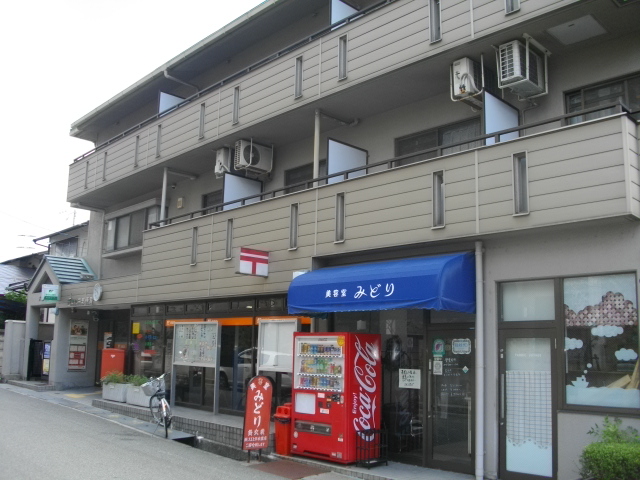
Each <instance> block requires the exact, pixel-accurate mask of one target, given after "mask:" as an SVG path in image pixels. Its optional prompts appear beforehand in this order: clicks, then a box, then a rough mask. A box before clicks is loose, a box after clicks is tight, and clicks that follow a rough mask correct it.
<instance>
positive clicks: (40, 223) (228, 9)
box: [0, 0, 262, 261]
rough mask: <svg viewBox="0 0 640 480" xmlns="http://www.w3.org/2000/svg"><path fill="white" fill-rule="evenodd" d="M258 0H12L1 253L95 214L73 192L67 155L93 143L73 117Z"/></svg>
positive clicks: (18, 251) (6, 41)
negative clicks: (79, 133)
mask: <svg viewBox="0 0 640 480" xmlns="http://www.w3.org/2000/svg"><path fill="white" fill-rule="evenodd" d="M260 3H262V0H233V1H231V2H227V1H223V0H213V1H211V0H209V1H204V0H181V1H180V2H168V1H166V0H153V1H152V0H108V1H105V0H102V1H98V0H61V1H57V2H54V1H51V0H33V1H29V2H24V1H23V2H19V1H17V0H13V1H11V0H10V1H8V2H5V3H4V4H3V7H2V17H3V20H2V23H1V28H0V45H2V47H0V48H1V49H2V51H1V52H0V53H1V55H0V58H1V59H2V67H1V68H0V72H2V74H1V75H0V92H1V94H2V96H3V101H2V106H3V108H4V112H3V115H2V117H0V118H1V120H0V127H1V128H0V132H2V137H1V138H2V144H3V147H4V149H3V153H2V176H1V178H2V187H1V188H2V197H1V198H2V200H3V201H2V202H1V204H0V222H1V223H0V224H1V225H2V235H0V261H4V260H8V259H11V258H16V257H21V256H24V255H29V254H30V253H34V252H36V251H41V249H40V248H39V247H37V246H35V245H34V244H33V241H32V240H33V238H34V237H41V236H44V235H48V234H50V233H53V232H56V231H58V230H62V229H64V228H67V227H70V226H72V225H73V224H74V220H75V223H80V222H83V221H86V220H88V218H89V216H88V213H87V212H85V211H81V210H74V209H72V208H70V207H69V204H68V203H67V201H66V194H67V178H68V175H69V165H70V164H71V162H72V160H73V159H74V158H76V157H77V156H79V155H81V154H83V153H85V152H87V151H88V150H90V149H91V148H92V147H93V144H91V143H90V142H86V141H83V140H79V139H76V138H72V137H70V136H69V127H70V125H71V123H72V122H73V121H75V120H77V119H79V118H80V117H82V116H83V115H85V114H86V113H89V112H90V111H91V110H93V109H94V108H96V107H98V106H99V105H101V104H102V103H104V102H105V101H107V100H109V99H110V98H111V97H113V96H114V95H115V94H117V93H119V92H120V91H122V90H124V89H125V88H127V87H128V86H129V85H131V84H133V83H135V82H136V81H137V80H139V79H141V78H142V77H144V76H145V75H146V74H148V73H150V72H151V71H153V70H154V69H156V68H157V67H159V66H160V65H162V64H164V63H166V62H167V61H168V60H170V59H171V58H173V57H175V56H176V55H178V54H179V53H181V52H183V51H184V50H186V49H187V48H189V47H190V46H192V45H194V44H195V43H197V42H198V41H200V40H202V39H203V38H205V37H206V36H208V35H210V34H211V33H213V32H215V31H217V30H219V29H220V28H222V27H223V26H225V25H227V24H228V23H230V22H231V21H233V20H235V19H236V18H237V17H239V16H240V15H242V14H243V13H245V12H247V11H249V10H250V9H251V8H253V7H255V6H256V5H259V4H260ZM7 107H8V108H7Z"/></svg>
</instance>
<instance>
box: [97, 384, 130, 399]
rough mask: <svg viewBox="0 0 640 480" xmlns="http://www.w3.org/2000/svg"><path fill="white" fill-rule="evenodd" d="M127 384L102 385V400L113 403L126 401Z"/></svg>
mask: <svg viewBox="0 0 640 480" xmlns="http://www.w3.org/2000/svg"><path fill="white" fill-rule="evenodd" d="M129 385H130V384H128V383H105V384H104V385H102V398H103V399H104V400H111V401H113V402H124V401H125V400H126V399H127V387H128V386H129Z"/></svg>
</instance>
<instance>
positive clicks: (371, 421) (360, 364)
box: [352, 337, 380, 442]
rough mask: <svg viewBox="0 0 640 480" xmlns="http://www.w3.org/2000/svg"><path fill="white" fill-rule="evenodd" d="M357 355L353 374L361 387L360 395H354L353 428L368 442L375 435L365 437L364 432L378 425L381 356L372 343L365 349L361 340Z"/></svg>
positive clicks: (358, 342) (354, 360) (358, 343)
mask: <svg viewBox="0 0 640 480" xmlns="http://www.w3.org/2000/svg"><path fill="white" fill-rule="evenodd" d="M355 349H356V354H355V355H354V357H353V373H354V374H355V379H356V382H358V385H359V393H354V395H353V406H352V413H353V414H354V415H357V416H356V417H355V418H354V419H353V427H354V429H355V431H356V433H357V434H358V435H360V437H361V438H362V439H363V440H365V441H367V442H371V441H373V435H364V434H363V433H361V431H362V430H375V429H376V427H377V425H376V417H375V413H376V408H377V405H376V403H377V402H376V400H377V395H378V391H379V388H378V384H379V382H380V379H379V378H378V375H377V372H376V366H377V364H378V362H379V361H380V360H379V355H378V348H377V346H376V345H374V344H372V343H366V344H365V345H364V347H363V346H362V344H361V343H360V339H359V338H357V337H356V340H355Z"/></svg>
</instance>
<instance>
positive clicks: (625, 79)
mask: <svg viewBox="0 0 640 480" xmlns="http://www.w3.org/2000/svg"><path fill="white" fill-rule="evenodd" d="M630 80H637V81H638V82H640V72H635V73H632V74H630V75H624V76H622V77H616V78H612V79H608V80H605V81H603V82H596V83H591V84H589V85H584V86H582V87H580V88H576V89H573V90H568V91H565V92H564V111H565V114H566V115H570V114H572V113H574V112H571V111H570V110H571V109H570V107H571V106H570V104H569V98H570V97H572V96H574V95H580V110H578V111H576V112H575V113H576V115H575V117H572V118H569V119H567V122H568V123H569V124H571V125H573V124H577V123H582V122H586V121H589V120H595V119H596V118H601V117H594V118H588V119H585V118H583V117H584V115H583V114H580V112H581V111H583V110H585V109H586V108H587V107H585V93H586V92H587V91H588V90H594V89H598V88H604V87H610V86H613V85H615V84H622V88H623V92H622V96H623V99H622V100H621V102H622V104H623V105H624V106H625V107H626V108H628V109H629V110H631V111H634V110H633V109H632V107H630V102H629V100H630V90H629V81H630ZM589 108H590V107H589ZM638 109H639V110H640V102H639V104H638ZM603 110H605V109H603ZM592 115H593V114H592ZM633 117H634V118H636V120H640V113H636V114H635V115H633ZM574 119H575V121H574V122H572V120H574Z"/></svg>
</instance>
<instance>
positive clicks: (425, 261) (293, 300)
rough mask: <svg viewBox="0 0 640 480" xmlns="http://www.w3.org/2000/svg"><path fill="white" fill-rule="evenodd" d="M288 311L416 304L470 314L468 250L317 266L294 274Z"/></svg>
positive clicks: (470, 260)
mask: <svg viewBox="0 0 640 480" xmlns="http://www.w3.org/2000/svg"><path fill="white" fill-rule="evenodd" d="M288 304H289V313H291V314H298V313H327V312H359V311H368V310H393V309H400V308H422V309H429V310H453V311H456V312H465V313H474V312H475V310H476V291H475V260H474V255H473V254H472V253H458V254H451V255H439V256H434V257H420V258H408V259H404V260H394V261H389V262H377V263H365V264H360V265H351V266H347V267H329V268H321V269H319V270H315V271H313V272H308V273H305V274H302V275H300V276H298V277H296V278H295V279H294V280H293V281H292V282H291V286H290V287H289V298H288Z"/></svg>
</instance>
